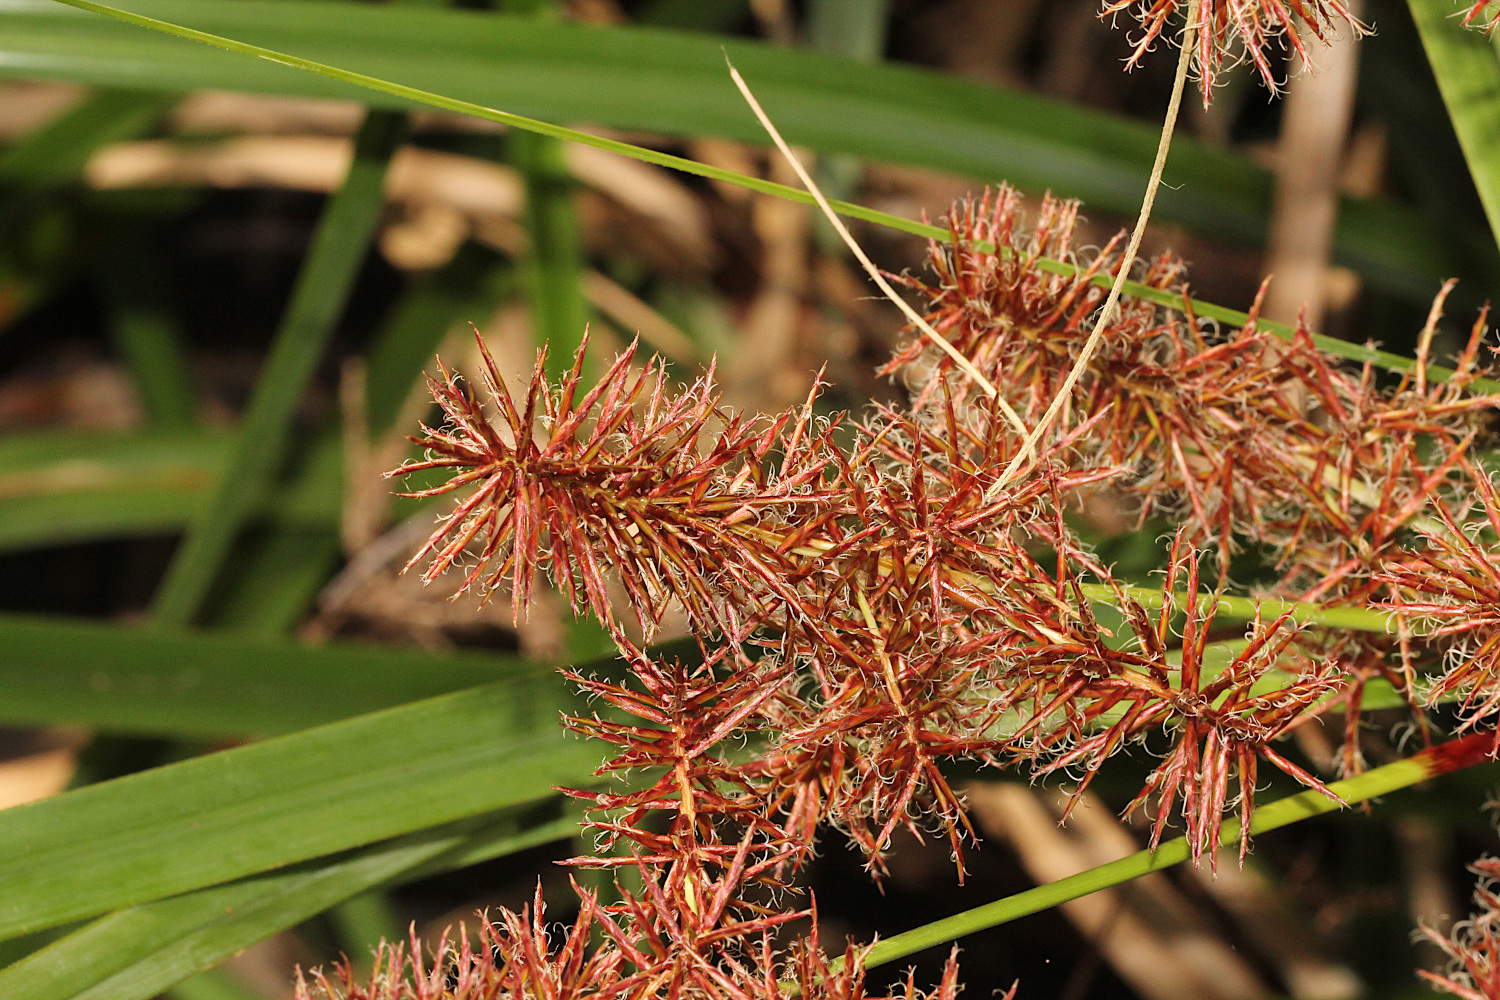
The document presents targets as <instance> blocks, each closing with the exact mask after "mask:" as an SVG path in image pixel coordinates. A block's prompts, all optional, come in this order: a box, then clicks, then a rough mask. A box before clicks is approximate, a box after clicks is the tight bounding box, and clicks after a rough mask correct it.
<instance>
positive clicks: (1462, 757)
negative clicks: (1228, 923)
mask: <svg viewBox="0 0 1500 1000" xmlns="http://www.w3.org/2000/svg"><path fill="white" fill-rule="evenodd" d="M1492 740H1493V734H1491V733H1472V734H1470V735H1468V736H1465V737H1461V738H1459V739H1455V740H1451V741H1449V742H1448V743H1446V744H1444V745H1441V746H1438V747H1434V748H1431V749H1428V750H1424V751H1422V752H1420V753H1417V754H1413V755H1412V756H1411V757H1408V758H1406V759H1404V760H1398V761H1395V762H1394V763H1391V764H1386V765H1385V766H1383V767H1377V768H1374V769H1373V770H1369V771H1366V772H1364V773H1363V774H1358V775H1355V776H1353V777H1350V778H1345V779H1343V780H1341V781H1335V782H1331V783H1330V784H1329V786H1328V788H1329V790H1330V791H1331V792H1333V793H1334V795H1335V796H1337V797H1338V799H1340V800H1342V802H1343V803H1345V804H1346V805H1356V804H1359V803H1362V802H1369V801H1370V800H1372V799H1376V798H1380V797H1382V796H1386V795H1389V794H1391V793H1392V792H1397V791H1400V790H1402V789H1405V788H1410V787H1411V786H1412V785H1416V784H1418V783H1420V782H1424V781H1427V780H1428V779H1431V778H1434V777H1437V776H1439V775H1443V774H1447V773H1449V772H1450V771H1453V770H1455V769H1458V768H1464V767H1473V766H1475V765H1482V764H1487V765H1491V771H1493V761H1492V760H1491V758H1490V754H1489V749H1490V747H1489V744H1490V743H1491V741H1492ZM1340 808H1342V807H1341V806H1340V804H1339V802H1338V801H1335V800H1334V799H1331V798H1329V797H1328V796H1327V795H1324V794H1323V793H1322V792H1320V791H1317V790H1316V789H1311V788H1309V789H1307V790H1305V791H1302V792H1299V793H1297V794H1295V795H1288V796H1286V797H1285V798H1281V799H1277V800H1276V801H1274V802H1268V803H1265V804H1264V805H1261V806H1257V807H1256V809H1255V813H1254V815H1253V816H1252V818H1251V821H1250V832H1251V833H1252V834H1261V833H1267V832H1269V831H1271V830H1277V829H1280V828H1281V827H1284V826H1290V825H1292V824H1293V823H1299V822H1301V821H1302V820H1305V819H1309V818H1311V817H1313V816H1321V815H1323V814H1325V813H1330V812H1335V811H1337V810H1338V809H1340ZM1239 839H1240V819H1239V818H1238V817H1226V818H1225V820H1224V828H1223V832H1222V834H1221V835H1220V838H1219V843H1220V844H1221V845H1222V846H1225V847H1229V846H1233V845H1236V844H1238V843H1239ZM1189 857H1190V850H1189V847H1188V840H1187V838H1186V837H1178V838H1177V839H1175V840H1169V841H1166V842H1164V843H1162V844H1161V845H1160V846H1159V847H1158V848H1157V849H1156V850H1154V851H1151V850H1144V851H1138V852H1136V853H1135V854H1131V855H1127V856H1126V857H1123V858H1120V859H1119V860H1116V861H1111V862H1108V863H1106V864H1102V865H1098V866H1096V867H1094V868H1090V869H1087V870H1086V871H1082V872H1079V873H1078V874H1076V875H1070V876H1068V877H1066V878H1060V879H1057V880H1055V881H1052V882H1048V883H1046V884H1045V885H1039V886H1036V887H1035V888H1032V889H1027V890H1026V891H1024V892H1018V893H1016V894H1014V895H1012V896H1007V897H1006V898H1004V899H998V900H995V901H994V902H992V903H987V904H985V905H983V906H978V907H975V908H974V909H972V910H966V911H965V912H963V913H958V914H954V915H953V916H951V917H944V918H943V919H941V920H935V921H933V922H932V923H929V924H924V925H923V926H921V927H918V928H916V929H914V930H910V931H905V932H903V933H901V934H896V935H893V936H891V937H888V938H886V939H885V940H883V941H879V942H876V943H875V945H873V946H872V947H871V948H870V950H869V951H868V952H867V953H866V956H865V960H864V965H865V966H866V967H867V968H874V967H875V966H879V965H885V964H887V963H889V962H894V961H897V960H898V959H901V958H905V957H907V956H909V955H913V954H915V953H917V952H919V951H921V950H923V949H924V948H930V947H932V946H934V945H939V944H947V943H948V942H950V941H956V940H958V939H959V938H961V937H963V936H965V935H968V934H972V933H974V932H975V931H978V930H983V929H985V928H989V927H998V926H1000V925H1001V924H1006V923H1009V922H1011V921H1012V920H1016V919H1019V918H1021V917H1024V916H1029V915H1031V914H1033V913H1040V912H1041V911H1043V910H1047V909H1051V908H1052V907H1054V906H1057V905H1059V904H1061V903H1065V902H1067V901H1069V900H1072V899H1078V898H1080V897H1082V896H1086V895H1088V894H1089V893H1093V892H1098V891H1099V890H1100V889H1107V888H1109V887H1110V886H1115V885H1120V884H1122V883H1124V882H1128V881H1130V880H1132V879H1135V878H1139V877H1140V876H1142V875H1146V874H1149V873H1150V872H1154V871H1160V870H1161V869H1163V868H1170V867H1172V866H1173V865H1177V864H1181V863H1182V862H1184V861H1186V860H1188V858H1189ZM834 964H835V966H842V965H843V961H842V959H840V960H838V961H836V962H835V963H834Z"/></svg>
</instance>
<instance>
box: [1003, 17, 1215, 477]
mask: <svg viewBox="0 0 1500 1000" xmlns="http://www.w3.org/2000/svg"><path fill="white" fill-rule="evenodd" d="M1201 5H1202V0H1192V3H1191V4H1190V5H1189V6H1188V12H1187V25H1186V26H1185V27H1184V28H1183V34H1182V51H1181V53H1180V54H1179V55H1178V58H1177V76H1176V77H1175V78H1174V79H1173V81H1172V97H1171V100H1170V101H1168V102H1167V115H1166V119H1165V121H1164V122H1163V123H1162V127H1161V141H1160V142H1159V143H1158V144H1157V147H1156V162H1155V163H1153V164H1152V166H1151V179H1150V180H1149V181H1147V183H1146V195H1145V197H1144V198H1142V199H1141V214H1140V215H1139V217H1137V219H1136V221H1135V229H1134V230H1133V231H1132V232H1131V234H1130V242H1129V244H1128V245H1126V247H1125V256H1124V257H1122V258H1121V259H1120V270H1119V272H1118V273H1117V274H1116V275H1115V281H1114V284H1113V285H1111V286H1110V289H1109V298H1107V299H1105V300H1104V307H1103V308H1102V309H1100V310H1099V318H1098V320H1097V321H1095V323H1094V330H1093V332H1092V333H1090V334H1089V339H1088V340H1086V341H1084V344H1083V349H1082V350H1081V351H1079V352H1078V358H1077V360H1075V361H1074V362H1073V369H1072V371H1070V372H1068V377H1067V378H1066V379H1064V380H1063V384H1062V386H1061V387H1060V388H1059V389H1058V390H1057V395H1056V396H1054V397H1053V399H1052V405H1051V406H1049V407H1047V411H1046V412H1045V413H1044V414H1042V419H1041V420H1040V421H1039V422H1038V423H1037V425H1036V426H1035V427H1033V428H1032V429H1031V433H1030V434H1028V435H1027V437H1026V440H1025V443H1024V444H1022V445H1021V450H1020V451H1018V452H1016V456H1015V458H1013V459H1011V461H1010V465H1008V466H1006V468H1005V471H1004V472H1003V473H1001V475H1000V478H999V479H997V480H996V481H995V484H994V485H993V486H992V487H990V491H991V493H997V492H999V491H1000V490H1002V489H1004V488H1005V487H1006V485H1008V484H1009V483H1011V482H1012V481H1013V480H1014V479H1015V478H1016V477H1017V476H1018V475H1020V474H1021V472H1022V471H1023V470H1024V469H1025V468H1028V466H1024V465H1023V463H1025V462H1027V461H1028V460H1031V459H1033V458H1034V456H1035V453H1036V445H1037V442H1038V441H1040V440H1041V437H1042V435H1043V434H1045V433H1047V428H1048V427H1050V426H1051V425H1052V421H1053V420H1055V419H1057V414H1058V413H1059V412H1060V411H1061V410H1062V408H1063V406H1064V405H1066V404H1067V402H1068V398H1069V397H1070V396H1071V395H1072V392H1073V386H1075V385H1076V384H1077V383H1078V379H1079V377H1080V376H1082V374H1083V371H1084V369H1085V368H1086V367H1087V366H1088V363H1089V359H1090V358H1092V357H1093V356H1094V352H1095V351H1096V350H1098V349H1099V344H1100V343H1101V342H1102V341H1103V339H1104V328H1105V327H1106V326H1108V325H1109V321H1110V319H1111V318H1112V317H1113V316H1114V314H1115V307H1116V306H1118V305H1119V302H1120V294H1121V292H1122V291H1124V288H1125V282H1126V280H1127V279H1128V278H1129V277H1130V268H1131V266H1132V265H1134V264H1135V257H1136V253H1137V252H1138V251H1139V250H1140V248H1141V238H1142V237H1144V236H1145V235H1146V223H1147V222H1149V221H1150V220H1151V209H1152V208H1153V207H1154V206H1155V204H1156V192H1157V190H1158V189H1159V188H1160V187H1161V175H1162V171H1163V170H1165V168H1166V165H1167V153H1168V152H1169V151H1170V150H1171V148H1172V133H1173V132H1174V131H1175V130H1176V128H1177V114H1178V112H1179V111H1180V110H1181V108H1182V93H1183V90H1184V89H1186V85H1187V77H1188V67H1189V66H1190V65H1191V64H1192V61H1193V36H1194V34H1195V33H1196V32H1197V30H1198V11H1199V8H1200V7H1201Z"/></svg>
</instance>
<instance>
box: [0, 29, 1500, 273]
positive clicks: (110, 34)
mask: <svg viewBox="0 0 1500 1000" xmlns="http://www.w3.org/2000/svg"><path fill="white" fill-rule="evenodd" d="M66 2H68V3H74V4H78V5H84V6H93V7H98V5H89V4H88V2H87V0H66ZM335 2H336V0H275V2H271V0H236V2H235V3H232V4H228V3H219V4H203V3H195V2H188V0H130V2H129V8H130V10H131V11H135V12H140V13H141V14H145V15H149V16H151V17H156V18H161V19H163V20H164V21H165V22H169V23H170V22H178V23H181V24H185V25H190V26H192V28H193V29H195V30H202V31H205V32H208V33H210V34H212V35H219V36H228V39H241V40H243V42H245V43H249V44H251V45H254V46H262V47H264V48H265V49H269V50H271V51H272V52H274V53H277V55H276V56H267V57H266V58H262V59H259V60H251V59H246V58H244V57H243V56H237V55H234V54H231V53H228V52H221V51H215V50H214V49H211V48H208V47H206V46H192V45H185V44H184V43H183V42H182V41H180V40H174V39H171V38H167V37H164V36H162V35H159V34H152V33H149V32H143V31H141V30H140V29H139V28H135V27H131V26H130V25H126V24H119V23H115V22H112V21H109V20H105V19H102V18H99V19H90V18H89V17H88V16H86V15H83V14H80V13H78V12H77V11H74V10H70V9H68V8H67V7H65V6H62V4H61V3H59V2H57V0H12V2H11V3H10V4H9V5H8V6H7V7H6V8H5V9H4V10H3V11H0V66H3V67H4V69H5V71H6V72H9V73H12V74H15V75H33V76H49V77H61V78H67V79H80V80H88V81H92V82H112V83H116V84H121V83H133V84H135V85H137V86H153V85H154V86H163V87H166V86H171V87H174V88H176V89H185V88H191V87H197V86H211V87H217V88H225V89H244V90H251V91H259V92H268V93H285V94H297V95H302V96H323V97H348V98H352V99H355V100H366V101H370V102H373V103H376V104H379V105H382V106H390V107H411V106H412V102H414V101H417V102H422V103H430V104H433V105H434V106H440V107H446V108H448V109H449V110H455V111H460V112H462V113H475V114H478V115H479V116H481V117H487V118H490V119H491V120H509V121H511V123H512V124H517V125H519V126H521V127H524V128H536V129H538V130H541V131H544V132H547V133H548V134H554V135H559V136H562V137H567V138H570V139H573V140H574V141H583V142H588V143H589V144H591V145H596V146H599V147H601V148H612V149H617V150H618V149H619V146H620V144H618V143H611V142H610V141H608V140H601V139H599V138H597V137H578V136H576V135H567V134H566V133H567V130H564V129H559V128H557V127H555V126H548V125H546V124H545V122H541V121H531V122H529V123H525V122H518V121H515V119H514V116H509V115H505V114H501V113H498V112H496V111H495V110H494V109H495V108H506V109H509V110H510V111H514V112H518V113H521V114H525V115H529V116H532V117H533V118H541V119H546V120H549V121H589V122H593V123H596V124H600V125H606V126H611V127H615V128H628V129H647V130H652V131H658V132H662V133H665V134H669V135H713V136H722V137H725V138H731V139H740V140H745V141H750V142H756V143H761V142H764V136H763V135H762V134H761V132H760V129H759V127H758V126H757V124H756V123H755V121H754V118H753V116H751V115H750V113H749V112H748V110H747V109H746V108H745V107H744V106H743V103H742V102H741V101H740V99H739V96H738V94H737V93H736V92H735V90H734V88H733V86H732V85H730V84H729V83H728V80H727V76H726V74H725V71H724V57H725V55H726V53H727V55H728V56H729V58H730V59H732V60H733V61H734V63H735V65H736V66H738V67H739V68H740V69H741V71H742V72H744V74H745V76H746V78H747V79H748V80H749V81H750V83H751V85H752V86H754V87H755V88H756V91H757V93H758V94H759V96H760V98H761V100H762V101H763V102H764V104H765V106H766V108H767V110H768V111H769V112H770V113H771V114H772V116H773V117H775V118H776V120H777V122H778V124H779V125H780V126H781V128H782V130H783V131H784V132H785V134H786V136H787V138H788V140H789V141H791V142H793V143H794V144H797V145H803V146H806V147H808V148H811V149H814V150H817V151H819V152H825V153H844V154H849V155H853V156H858V157H861V158H864V159H867V160H878V161H885V162H892V163H906V164H912V165H917V166H926V167H932V168H934V169H939V170H946V171H949V172H952V173H957V174H961V175H964V176H969V177H975V178H979V179H981V180H983V181H985V182H994V181H998V180H1001V179H1006V180H1010V181H1011V182H1013V183H1015V184H1018V185H1020V186H1022V187H1025V188H1029V189H1031V190H1033V191H1040V190H1042V189H1043V188H1050V189H1051V190H1053V191H1054V192H1056V193H1058V194H1064V195H1069V196H1075V197H1081V198H1083V199H1084V200H1085V202H1086V203H1087V204H1088V205H1089V207H1090V208H1091V209H1093V210H1094V211H1106V212H1109V211H1113V212H1117V213H1120V214H1123V215H1133V214H1134V210H1135V207H1136V205H1137V203H1138V200H1139V197H1140V194H1141V191H1142V189H1143V187H1144V184H1145V178H1146V174H1147V172H1148V170H1149V167H1150V162H1151V158H1152V155H1153V153H1154V150H1155V145H1156V131H1155V129H1154V127H1151V126H1147V125H1144V124H1142V123H1138V122H1133V121H1130V120H1128V119H1124V118H1121V117H1118V116H1112V115H1108V114H1103V113H1099V112H1095V111H1089V110H1086V109H1082V108H1078V107H1074V106H1071V105H1068V104H1066V103H1064V102H1061V101H1056V100H1050V99H1047V98H1043V97H1039V96H1036V95H1032V94H1027V93H1024V92H1021V91H1018V90H1007V89H1000V88H993V87H987V86H982V85H978V84H974V83H970V82H967V81H963V80H958V79H953V78H949V77H945V76H942V75H939V74H936V73H931V72H924V71H921V70H916V69H912V68H908V67H899V66H892V65H883V64H881V65H864V64H861V63H858V62H855V61H852V60H847V59H841V58H838V57H834V56H830V55H828V54H824V53H816V52H807V51H797V50H787V49H781V48H777V47H774V46H770V45H763V44H757V43H753V42H744V41H736V40H728V41H725V40H720V39H713V38H706V37H702V36H695V35H690V34H685V33H678V32H669V31H660V30H653V29H643V28H616V27H611V28H598V27H592V26H589V27H582V26H576V25H546V24H535V23H532V22H529V21H527V20H523V19H518V18H507V17H501V16H494V15H484V14H478V13H475V12H466V11H442V10H390V9H380V8H373V7H369V6H367V5H355V4H349V5H340V6H338V7H337V11H338V12H337V14H334V13H332V11H333V9H334V8H333V7H331V6H330V4H332V3H335ZM156 27H157V28H158V29H164V28H165V26H163V25H160V24H158V25H156ZM225 41H227V39H225ZM214 44H221V42H216V43H214ZM229 44H230V45H234V44H236V43H234V42H232V41H231V42H229ZM288 54H295V55H288ZM272 59H274V60H275V61H271V60H272ZM307 60H311V61H312V62H314V63H323V64H330V65H329V66H328V67H327V68H329V69H331V67H332V66H337V67H339V69H338V71H336V72H335V73H334V75H335V77H337V78H336V79H330V78H328V77H326V76H318V75H306V74H299V73H298V72H296V71H295V70H294V69H292V68H290V66H292V65H298V66H300V67H302V68H304V69H310V68H311V67H310V66H309V65H308V64H307ZM147 66H149V67H150V72H149V73H143V72H142V69H143V67H147ZM325 71H326V70H325ZM361 77H363V78H362V79H361ZM372 78H373V79H372ZM387 81H400V82H399V83H397V84H392V83H389V82H387ZM356 84H358V85H356ZM364 87H372V88H374V91H373V92H372V91H369V90H364V89H363V88H364ZM423 91H426V93H423ZM440 95H441V96H440ZM650 159H651V160H652V162H658V163H671V164H672V165H674V166H678V167H679V168H681V169H687V170H690V171H692V172H696V173H702V174H712V173H713V171H711V170H707V169H704V168H702V167H700V166H696V165H691V164H682V163H681V162H680V161H677V160H676V159H675V158H672V157H666V156H656V157H651V158H650ZM1166 180H1167V184H1168V185H1169V188H1167V189H1164V190H1163V192H1162V195H1161V199H1160V200H1159V202H1158V211H1157V214H1158V215H1159V216H1160V217H1161V218H1162V219H1163V220H1164V221H1167V220H1171V221H1177V222H1181V223H1184V224H1186V225H1188V226H1190V227H1192V228H1194V229H1195V230H1197V231H1199V232H1202V233H1204V234H1205V235H1208V236H1211V237H1217V238H1223V239H1230V240H1236V241H1241V242H1251V243H1258V242H1260V241H1261V240H1262V239H1263V237H1264V233H1265V229H1266V220H1267V217H1268V212H1269V204H1270V192H1271V181H1270V175H1269V173H1268V172H1267V171H1266V170H1265V169H1264V168H1261V167H1259V166H1256V165H1255V164H1253V163H1251V162H1250V161H1249V160H1248V159H1246V158H1245V157H1243V156H1241V155H1239V154H1236V153H1233V152H1229V151H1225V150H1217V149H1213V148H1211V147H1209V146H1206V145H1203V144H1199V143H1193V142H1191V141H1189V140H1188V139H1186V138H1184V139H1180V140H1179V141H1178V142H1177V143H1176V144H1175V146H1174V149H1173V156H1172V161H1171V163H1170V164H1169V166H1168V171H1167V178H1166ZM751 186H754V187H756V188H757V189H761V190H770V189H771V188H770V187H769V186H766V185H763V184H762V185H751ZM1339 220H1340V221H1339V231H1338V235H1337V240H1336V248H1335V256H1336V259H1337V262H1338V263H1341V264H1344V265H1346V266H1350V267H1354V268H1356V269H1358V270H1360V271H1361V273H1362V274H1364V275H1365V276H1366V277H1367V278H1369V279H1370V280H1371V281H1372V282H1373V283H1376V284H1378V285H1379V286H1380V287H1381V288H1383V289H1385V290H1387V291H1389V292H1391V293H1392V294H1397V295H1400V296H1404V297H1406V298H1408V299H1410V300H1412V301H1422V300H1426V299H1429V298H1430V297H1431V295H1432V293H1433V290H1434V289H1435V288H1436V287H1437V285H1438V283H1439V282H1440V281H1441V280H1442V279H1443V278H1445V277H1448V276H1450V275H1454V274H1460V275H1470V276H1479V277H1482V278H1484V279H1485V280H1488V277H1490V276H1493V275H1495V274H1497V273H1500V256H1492V257H1486V258H1485V259H1483V260H1470V259H1468V257H1467V256H1466V255H1464V254H1461V253H1458V252H1456V251H1454V250H1453V248H1451V247H1449V246H1448V245H1447V243H1446V242H1445V241H1444V240H1443V239H1442V237H1441V235H1440V233H1438V232H1437V230H1436V229H1435V227H1434V226H1433V225H1432V224H1431V223H1430V222H1429V221H1428V220H1426V219H1424V218H1423V217H1422V216H1421V215H1420V214H1418V213H1416V212H1414V211H1412V210H1410V209H1409V208H1406V207H1404V206H1400V205H1395V204H1392V203H1386V202H1367V201H1361V200H1358V199H1345V200H1344V202H1343V204H1342V205H1341V207H1340V212H1339Z"/></svg>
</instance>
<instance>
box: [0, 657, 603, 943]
mask: <svg viewBox="0 0 1500 1000" xmlns="http://www.w3.org/2000/svg"><path fill="white" fill-rule="evenodd" d="M569 704H571V699H570V697H569V696H568V694H567V692H566V688H565V683H564V682H563V681H562V680H561V679H560V678H559V677H558V676H557V675H556V674H554V673H552V672H551V671H541V672H538V673H535V674H532V675H529V676H518V677H514V678H512V679H510V680H506V681H502V682H499V683H494V684H489V685H486V686H483V687H478V688H471V689H469V690H466V691H461V692H458V693H456V694H452V695H445V696H442V697H439V698H433V699H429V700H427V701H422V702H417V703H415V704H412V705H405V706H402V707H400V708H395V709H390V710H387V711H384V712H376V713H373V714H371V715H363V716H359V717H357V718H354V719H349V720H347V721H344V722H336V723H332V724H330V725H327V726H321V727H318V728H316V729H310V730H305V731H303V732H299V733H295V734H293V735H290V736H283V737H279V738H276V739H272V740H266V741H264V742H261V743H254V744H251V745H249V746H243V747H237V748H235V749H232V750H225V751H221V752H219V753H213V754H209V755H206V756H202V757H195V758H192V759H190V760H186V761H182V762H180V763H177V764H171V765H168V766H166V767H160V768H157V769H155V770H152V771H146V772H142V773H139V774H132V775H129V776H127V777H124V778H118V779H116V780H113V781H107V782H103V783H101V784H97V785H90V786H88V787H86V788H81V789H78V790H76V791H71V792H67V793H65V794H63V795H59V796H57V797H55V798H51V799H46V800H43V801H41V802H34V803H29V804H27V805H23V806H16V807H14V808H12V809H7V810H4V811H3V812H0V937H9V936H13V935H18V934H24V933H27V932H28V931H32V930H38V929H41V928H44V927H48V926H52V925H56V924H60V923H65V922H68V921H71V920H77V919H81V918H86V917H90V916H94V915H97V914H100V913H104V912H107V911H110V910H115V909H119V908H121V907H124V906H132V905H136V904H138V903H143V902H148V901H150V900H153V899H159V898H162V897H164V896H169V895H175V894H178V893H183V892H190V891H192V890H195V889H200V888H204V887H206V886H210V885H215V884H217V883H221V882H226V881H229V880H232V879H237V878H243V877H245V876H247V875H253V874H255V873H258V872H263V871H267V870H270V869H272V868H277V867H281V866H283V865H288V864H293V863H296V862H300V861H305V860H309V859H311V858H316V857H321V856H324V855H327V854H331V853H334V852H336V851H342V850H348V849H350V848H355V847H360V846H363V845H365V844H370V843H374V842H376V841H379V840H385V839H389V838H391V837H398V836H401V835H403V834H407V833H412V832H415V831H418V830H422V829H427V828H430V827H434V826H438V825H440V824H444V823H449V822H453V821H456V820H459V819H463V818H465V817H468V816H474V815H478V814H481V813H486V812H493V811H495V810H498V809H503V808H507V807H510V806H515V805H520V804H524V803H527V802H531V801H536V800H538V799H542V798H547V797H549V796H551V795H552V794H553V792H552V789H553V787H554V786H556V785H569V784H572V785H577V784H578V783H580V782H584V781H587V780H588V776H589V775H590V774H591V773H592V771H593V769H594V767H595V766H596V764H597V763H598V760H599V752H598V750H597V748H595V747H592V746H590V745H589V744H587V743H586V742H584V741H581V740H578V739H574V738H571V737H569V736H567V735H565V734H564V733H563V731H562V730H561V729H560V727H559V726H558V724H557V715H558V712H559V711H560V710H562V709H563V708H564V707H565V706H567V705H569ZM106 833H107V835H106Z"/></svg>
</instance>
